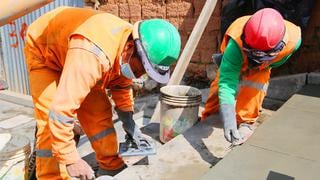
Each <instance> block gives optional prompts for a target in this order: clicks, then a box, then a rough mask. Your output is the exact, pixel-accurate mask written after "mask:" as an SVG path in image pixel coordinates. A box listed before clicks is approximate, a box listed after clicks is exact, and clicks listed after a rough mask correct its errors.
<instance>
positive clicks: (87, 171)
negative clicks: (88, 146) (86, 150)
mask: <svg viewBox="0 0 320 180" xmlns="http://www.w3.org/2000/svg"><path fill="white" fill-rule="evenodd" d="M67 171H68V174H69V176H71V177H76V178H79V179H84V180H86V179H94V178H95V177H94V171H93V170H92V169H91V167H90V166H89V165H88V164H87V162H85V161H84V160H83V159H79V160H78V161H76V162H75V163H73V164H68V165H67Z"/></svg>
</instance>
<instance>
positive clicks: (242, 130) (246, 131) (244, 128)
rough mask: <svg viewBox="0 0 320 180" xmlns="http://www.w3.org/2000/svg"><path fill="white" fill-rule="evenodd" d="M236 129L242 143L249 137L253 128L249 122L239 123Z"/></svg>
mask: <svg viewBox="0 0 320 180" xmlns="http://www.w3.org/2000/svg"><path fill="white" fill-rule="evenodd" d="M238 131H239V134H240V137H241V144H242V143H244V142H246V141H247V140H248V139H249V138H250V136H251V135H252V134H253V131H254V129H253V127H252V125H251V124H247V123H241V124H240V125H239V128H238Z"/></svg>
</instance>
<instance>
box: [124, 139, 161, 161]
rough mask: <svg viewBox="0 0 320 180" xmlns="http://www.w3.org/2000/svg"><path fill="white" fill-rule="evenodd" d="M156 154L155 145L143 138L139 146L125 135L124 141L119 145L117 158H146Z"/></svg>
mask: <svg viewBox="0 0 320 180" xmlns="http://www.w3.org/2000/svg"><path fill="white" fill-rule="evenodd" d="M154 154H156V148H155V143H154V141H152V140H147V139H145V138H141V139H140V143H139V145H138V144H137V143H136V142H135V141H134V139H133V138H131V137H129V136H127V135H126V141H125V142H122V143H120V144H119V156H121V157H128V156H148V155H154Z"/></svg>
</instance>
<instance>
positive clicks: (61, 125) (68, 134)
mask: <svg viewBox="0 0 320 180" xmlns="http://www.w3.org/2000/svg"><path fill="white" fill-rule="evenodd" d="M92 45H93V44H92V43H90V42H89V41H88V40H86V39H71V40H70V43H69V48H68V51H67V55H66V60H65V64H64V67H63V71H62V74H61V77H60V81H59V84H58V86H57V91H56V93H55V95H54V97H53V100H52V103H51V105H50V109H49V128H50V132H51V136H52V139H53V142H52V153H53V155H54V156H55V157H56V158H57V159H58V160H59V162H60V163H62V164H71V163H74V162H75V161H77V160H78V159H80V156H79V154H78V152H77V150H76V146H75V143H74V141H73V136H74V134H73V131H72V130H73V126H74V124H73V123H74V120H75V119H76V110H77V109H78V108H79V107H80V105H81V103H82V102H83V100H84V99H85V97H86V96H87V94H88V93H89V92H90V90H91V88H92V87H93V86H94V85H95V84H96V82H97V81H98V80H99V79H101V78H102V74H103V71H104V69H105V68H106V67H104V65H103V64H102V63H101V61H103V60H102V59H101V58H99V57H98V56H97V55H96V54H95V53H93V51H92V49H91V47H93V46H92ZM104 61H105V60H104Z"/></svg>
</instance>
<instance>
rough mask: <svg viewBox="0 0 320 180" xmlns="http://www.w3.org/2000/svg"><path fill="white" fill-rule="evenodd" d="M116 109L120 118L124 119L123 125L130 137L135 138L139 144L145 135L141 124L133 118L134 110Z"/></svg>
mask: <svg viewBox="0 0 320 180" xmlns="http://www.w3.org/2000/svg"><path fill="white" fill-rule="evenodd" d="M115 110H116V112H117V113H118V116H119V119H120V120H121V121H122V127H123V129H124V130H125V131H126V133H127V135H128V137H129V138H131V139H133V140H134V142H135V143H136V144H137V146H139V145H140V141H141V140H142V139H143V137H142V133H141V131H140V128H139V126H138V125H137V124H136V123H135V122H134V120H133V112H131V111H122V110H120V109H117V108H116V109H115Z"/></svg>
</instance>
